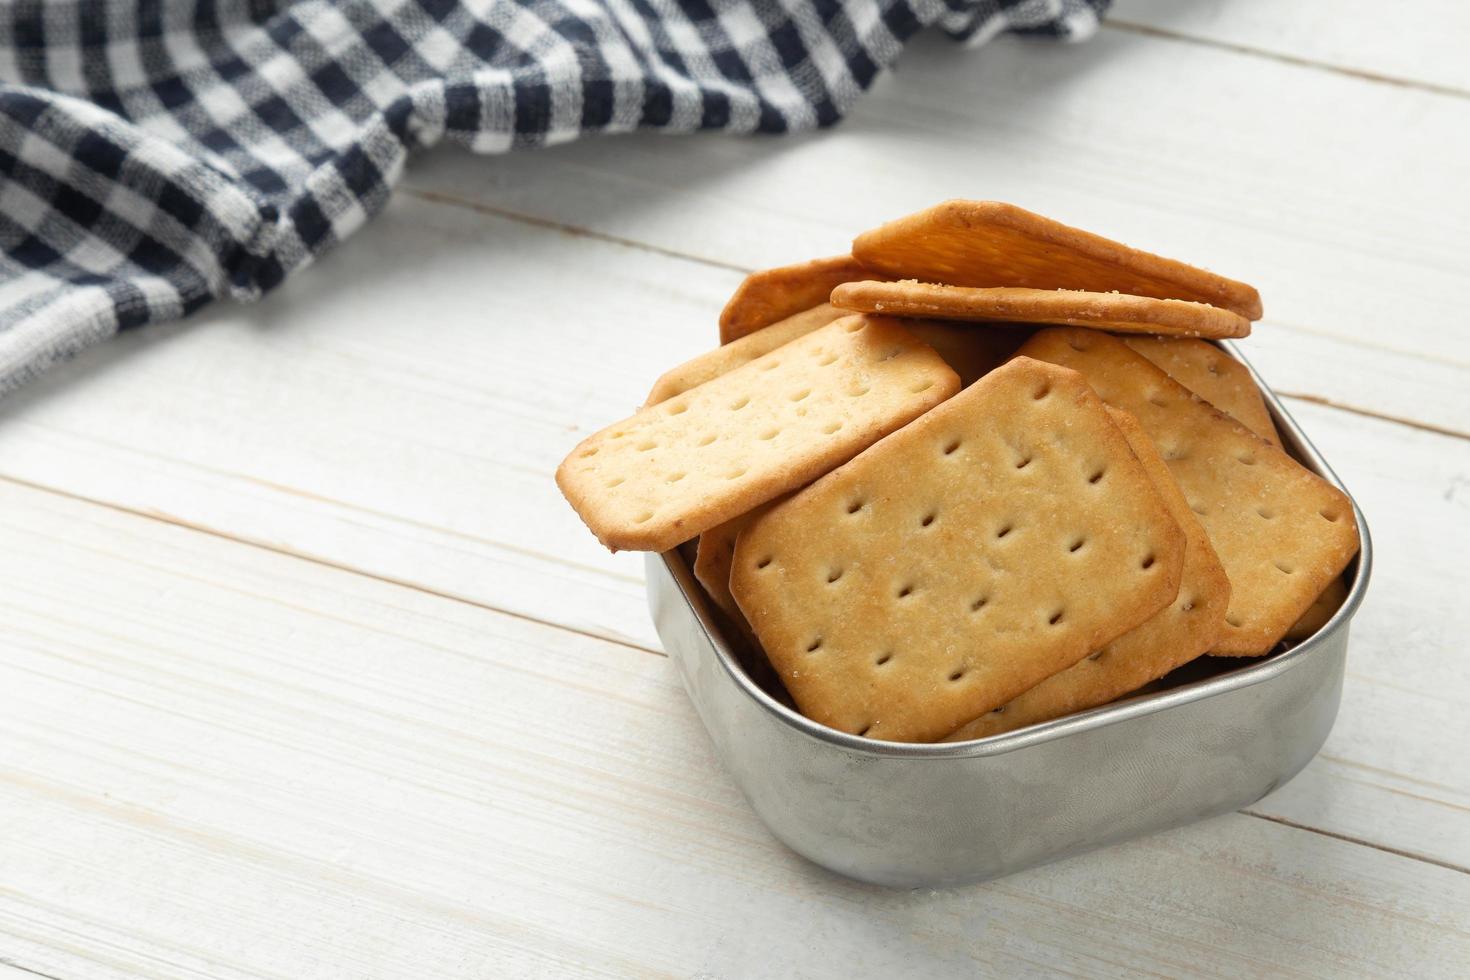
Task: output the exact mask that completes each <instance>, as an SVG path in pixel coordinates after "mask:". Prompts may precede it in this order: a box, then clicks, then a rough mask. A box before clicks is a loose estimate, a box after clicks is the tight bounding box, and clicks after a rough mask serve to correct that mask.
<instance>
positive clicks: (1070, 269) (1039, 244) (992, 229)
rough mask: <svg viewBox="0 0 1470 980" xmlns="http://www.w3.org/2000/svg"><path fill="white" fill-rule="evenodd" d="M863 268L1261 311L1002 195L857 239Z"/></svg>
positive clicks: (1179, 267)
mask: <svg viewBox="0 0 1470 980" xmlns="http://www.w3.org/2000/svg"><path fill="white" fill-rule="evenodd" d="M852 254H853V255H854V256H855V257H856V258H857V260H858V261H859V262H861V263H862V264H863V265H865V266H868V267H869V268H872V269H877V270H879V271H881V272H884V273H887V274H888V275H889V276H891V277H893V278H895V279H918V280H921V281H924V282H946V283H950V284H952V285H955V286H1028V287H1031V288H1034V289H1086V290H1092V291H1094V292H1099V293H1106V292H1112V291H1113V290H1117V291H1118V292H1121V293H1129V294H1132V295H1134V296H1153V297H1156V298H1158V299H1187V300H1194V301H1196V302H1200V303H1209V304H1210V305H1212V306H1218V307H1222V308H1224V309H1227V310H1233V311H1235V312H1236V313H1238V314H1240V315H1241V316H1243V317H1245V318H1247V319H1250V320H1259V319H1260V318H1261V297H1260V295H1259V294H1258V293H1257V292H1256V290H1255V289H1254V288H1252V287H1251V286H1248V285H1246V284H1245V283H1243V282H1236V281H1235V280H1233V279H1226V278H1225V277H1224V276H1217V275H1215V274H1214V273H1212V272H1207V271H1205V270H1204V269H1198V268H1195V267H1194V266H1192V265H1186V264H1184V263H1183V262H1177V261H1175V260H1174V259H1166V258H1163V257H1162V256H1158V255H1153V254H1150V253H1148V252H1141V251H1139V250H1138V249H1135V248H1129V247H1128V246H1127V245H1123V244H1121V243H1119V242H1115V241H1112V240H1110V239H1107V238H1103V237H1102V236H1100V235H1094V234H1092V233H1090V232H1086V231H1082V230H1081V229H1078V228H1071V227H1069V226H1067V225H1064V224H1062V223H1061V222H1058V221H1053V220H1051V219H1050V218H1043V217H1042V216H1041V215H1039V214H1033V213H1032V212H1030V211H1026V210H1024V209H1022V208H1018V207H1016V206H1015V205H1012V204H1003V203H1001V202H999V201H945V202H944V203H943V204H936V205H935V206H934V207H932V208H929V209H927V210H924V211H919V212H917V213H916V214H911V215H909V216H907V217H904V218H899V219H898V220H896V221H890V222H888V223H887V224H886V225H883V226H882V227H880V228H876V229H874V230H872V231H869V232H865V233H863V234H861V235H859V236H858V237H857V240H856V241H854V242H853V243H852Z"/></svg>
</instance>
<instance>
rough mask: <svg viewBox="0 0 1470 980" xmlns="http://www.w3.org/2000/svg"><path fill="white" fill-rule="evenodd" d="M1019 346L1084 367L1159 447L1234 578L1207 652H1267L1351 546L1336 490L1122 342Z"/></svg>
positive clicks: (1043, 336) (1049, 341)
mask: <svg viewBox="0 0 1470 980" xmlns="http://www.w3.org/2000/svg"><path fill="white" fill-rule="evenodd" d="M1020 352H1021V353H1022V354H1025V355H1028V356H1030V357H1035V358H1038V359H1040V360H1045V361H1051V362H1053V363H1055V364H1061V365H1064V366H1066V367H1070V368H1075V369H1076V370H1078V371H1081V372H1082V373H1083V375H1084V376H1086V378H1087V380H1088V382H1089V383H1090V384H1091V385H1092V386H1093V388H1095V389H1096V390H1097V393H1098V394H1099V395H1101V396H1102V398H1103V400H1104V401H1106V402H1108V403H1109V404H1110V405H1116V406H1117V407H1119V408H1122V409H1124V410H1126V411H1128V412H1131V413H1132V414H1133V415H1134V416H1135V417H1136V418H1137V419H1138V421H1139V424H1141V425H1142V426H1143V428H1144V431H1145V432H1147V433H1148V434H1149V436H1150V437H1151V438H1152V439H1153V440H1154V442H1155V443H1157V444H1158V446H1159V449H1160V450H1161V451H1162V452H1163V455H1164V461H1165V462H1166V463H1168V464H1169V472H1170V473H1171V474H1172V475H1173V477H1174V479H1175V481H1176V482H1177V483H1178V484H1179V488H1180V489H1181V490H1183V491H1184V495H1185V497H1187V498H1188V499H1189V504H1190V507H1191V509H1193V510H1194V512H1195V513H1196V514H1198V515H1199V516H1200V523H1201V524H1203V525H1204V526H1205V530H1206V531H1207V532H1208V533H1209V535H1210V543H1211V544H1212V545H1213V546H1214V548H1215V552H1216V554H1218V555H1219V556H1220V560H1221V561H1222V562H1223V563H1224V564H1225V572H1226V574H1227V575H1229V576H1230V588H1231V599H1230V611H1229V612H1228V613H1226V616H1225V622H1226V626H1227V629H1226V632H1225V635H1224V636H1223V637H1222V638H1221V639H1220V641H1219V642H1218V643H1217V644H1216V645H1215V648H1214V650H1213V651H1212V652H1214V653H1217V654H1225V655H1235V656H1260V655H1262V654H1265V653H1269V652H1270V651H1271V649H1272V648H1273V647H1274V646H1275V645H1276V643H1277V641H1279V640H1280V639H1281V638H1282V636H1284V635H1285V633H1286V631H1287V630H1288V629H1290V628H1291V625H1292V624H1293V623H1294V622H1296V621H1297V619H1298V618H1299V617H1300V616H1301V615H1302V613H1304V612H1306V610H1307V608H1308V607H1309V606H1311V604H1312V602H1313V600H1315V599H1316V598H1317V596H1318V595H1319V594H1321V592H1322V590H1323V589H1325V588H1326V587H1327V585H1328V583H1330V582H1331V581H1332V580H1333V579H1334V578H1336V577H1337V576H1338V575H1339V574H1340V573H1341V572H1342V570H1343V568H1345V567H1346V566H1347V563H1348V562H1349V561H1351V560H1352V557H1353V555H1355V554H1357V552H1358V544H1359V542H1358V528H1357V522H1356V519H1355V518H1354V515H1353V508H1352V504H1351V502H1350V501H1349V500H1348V498H1347V496H1346V495H1345V494H1344V493H1343V492H1342V491H1340V490H1338V489H1337V488H1336V487H1334V486H1332V485H1331V484H1330V483H1328V482H1327V481H1326V480H1324V479H1322V478H1321V477H1319V476H1317V475H1316V474H1315V473H1312V472H1311V471H1309V470H1307V469H1306V468H1305V467H1303V466H1302V465H1301V464H1300V463H1298V462H1297V461H1296V460H1294V459H1292V458H1291V457H1290V456H1287V455H1286V454H1285V453H1283V452H1282V451H1281V450H1280V449H1277V448H1276V447H1275V446H1272V445H1270V444H1268V443H1266V442H1264V441H1262V440H1261V439H1260V438H1259V437H1258V436H1256V435H1255V434H1254V433H1253V432H1251V431H1250V430H1249V429H1247V428H1245V427H1244V426H1242V425H1241V424H1240V423H1239V422H1237V421H1236V420H1235V419H1233V418H1231V417H1230V416H1228V415H1225V414H1223V413H1221V412H1220V411H1218V410H1217V409H1216V408H1214V407H1213V406H1211V405H1210V404H1209V403H1208V402H1205V401H1203V400H1201V399H1200V398H1198V397H1196V396H1195V395H1194V394H1193V393H1191V392H1190V390H1189V389H1188V388H1185V387H1184V386H1183V385H1181V384H1180V383H1179V382H1177V381H1175V380H1174V379H1173V378H1171V377H1169V376H1168V375H1167V374H1166V373H1164V371H1163V370H1162V369H1160V368H1159V367H1157V366H1155V365H1154V364H1153V363H1152V362H1151V361H1149V360H1148V359H1147V358H1146V357H1144V356H1143V355H1142V354H1139V353H1138V352H1136V351H1134V350H1133V349H1132V348H1130V347H1129V346H1128V345H1127V344H1125V343H1123V341H1121V340H1119V339H1117V338H1116V337H1111V336H1109V335H1107V334H1103V333H1098V332H1096V331H1092V330H1079V329H1076V328H1074V327H1055V328H1052V329H1048V330H1042V331H1040V332H1039V333H1037V334H1036V335H1035V336H1034V337H1032V338H1031V339H1030V340H1029V341H1027V342H1026V344H1025V345H1024V346H1022V348H1021V351H1020Z"/></svg>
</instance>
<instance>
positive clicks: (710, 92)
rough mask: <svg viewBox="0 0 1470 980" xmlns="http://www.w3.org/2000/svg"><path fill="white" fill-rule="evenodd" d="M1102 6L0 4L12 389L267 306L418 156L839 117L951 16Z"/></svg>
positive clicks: (751, 128) (1084, 26)
mask: <svg viewBox="0 0 1470 980" xmlns="http://www.w3.org/2000/svg"><path fill="white" fill-rule="evenodd" d="M1108 2H1109V0H844V2H839V0H478V2H472V0H465V2H453V0H339V2H328V0H299V2H294V3H293V2H288V0H5V2H4V4H3V9H0V250H3V258H0V395H3V394H4V393H5V392H6V391H9V390H11V389H13V388H15V387H16V386H18V385H20V384H23V383H24V382H25V381H27V380H28V379H30V378H31V377H33V376H35V375H36V374H37V373H38V372H40V371H43V370H45V369H46V368H47V367H48V366H50V365H51V364H54V363H55V362H56V361H58V360H60V359H62V358H64V357H67V356H68V355H70V354H72V353H74V352H76V351H78V350H80V349H82V348H83V347H86V346H88V345H90V344H93V343H96V342H97V341H99V340H101V339H103V338H105V337H107V336H109V335H110V334H112V333H113V332H115V331H117V330H119V329H126V328H128V327H135V326H138V325H140V324H145V323H149V322H153V321H157V320H167V319H171V318H175V317H179V316H182V315H184V314H185V313H188V312H189V311H191V310H194V309H196V308H197V307H199V306H201V305H202V304H204V303H206V302H208V301H209V300H211V299H213V298H215V297H218V296H223V295H229V296H232V297H235V298H237V299H252V298H255V297H258V296H260V295H261V294H262V293H264V292H266V291H268V290H270V289H271V288H273V287H274V286H276V285H278V284H279V283H280V282H281V281H282V280H283V279H285V277H286V276H288V275H290V274H291V273H292V272H294V271H296V270H298V269H300V268H302V267H303V266H305V265H307V264H308V263H309V262H310V261H311V260H312V258H313V257H315V256H316V255H319V254H320V253H322V252H324V251H326V250H327V249H329V248H331V247H332V246H333V245H334V244H336V243H337V242H338V241H339V240H341V239H342V238H344V237H346V236H347V235H348V234H350V233H351V232H352V231H353V230H354V229H356V228H357V227H358V226H359V225H361V224H362V223H363V221H365V220H366V219H367V218H368V217H369V216H370V215H372V214H373V213H375V212H376V211H378V210H379V209H380V208H382V207H383V204H384V202H385V200H386V199H387V196H388V193H389V189H390V188H391V187H392V186H393V184H394V183H395V182H396V181H397V179H398V177H399V175H400V173H401V172H402V170H403V163H404V159H405V157H406V156H407V154H408V152H409V150H411V149H413V148H416V147H423V146H430V145H432V144H434V143H437V142H439V141H440V140H442V139H450V140H454V141H456V142H458V143H462V144H465V145H467V146H469V147H471V148H472V149H475V150H478V151H482V152H486V153H493V152H498V151H503V150H508V149H510V148H512V147H517V148H519V147H532V146H541V145H543V144H549V143H559V142H562V141H565V140H570V139H573V138H575V137H577V136H579V135H581V134H583V133H597V132H626V131H628V130H633V129H659V130H665V131H676V132H685V131H693V130H698V129H723V130H729V131H732V132H738V133H747V132H768V133H778V132H786V131H789V130H796V129H804V128H809V127H813V126H822V125H827V124H830V123H832V122H835V121H836V120H837V119H838V118H839V117H840V116H841V115H842V114H843V112H844V111H846V109H847V108H848V107H849V106H850V105H851V104H852V102H853V101H854V100H855V99H856V98H857V96H858V95H859V93H860V92H861V91H862V90H863V89H864V88H866V87H867V86H868V85H869V84H870V83H871V82H872V80H873V78H874V76H875V75H877V74H878V72H879V71H881V70H882V69H883V68H884V67H886V66H887V65H889V64H890V63H892V62H893V60H894V59H895V58H896V57H897V55H898V53H899V50H900V48H901V47H902V44H903V42H904V41H906V40H907V39H908V38H909V37H911V36H912V35H913V34H914V33H915V32H917V31H918V30H920V29H921V28H923V27H925V26H928V25H934V26H936V27H938V28H940V29H942V30H944V31H946V32H948V33H949V34H951V35H953V36H954V37H956V38H959V39H962V40H969V41H972V42H979V41H983V40H986V39H988V38H990V37H993V36H994V35H996V34H998V33H1000V32H1002V31H1008V30H1009V31H1018V32H1023V33H1028V34H1039V35H1045V36H1051V37H1057V38H1062V39H1070V40H1075V39H1079V38H1082V37H1085V36H1087V35H1089V34H1091V33H1092V31H1093V30H1094V29H1095V28H1096V26H1097V19H1098V16H1099V15H1100V13H1101V11H1102V10H1103V9H1104V8H1105V7H1106V6H1107V4H1108Z"/></svg>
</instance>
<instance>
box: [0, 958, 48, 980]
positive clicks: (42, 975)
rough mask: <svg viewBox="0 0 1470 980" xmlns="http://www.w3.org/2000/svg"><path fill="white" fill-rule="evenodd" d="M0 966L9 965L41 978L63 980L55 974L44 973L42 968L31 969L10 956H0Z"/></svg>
mask: <svg viewBox="0 0 1470 980" xmlns="http://www.w3.org/2000/svg"><path fill="white" fill-rule="evenodd" d="M0 966H4V967H9V968H10V969H12V970H19V971H20V972H21V973H24V974H27V975H28V976H33V977H40V978H41V980H62V978H61V977H58V976H56V975H55V974H52V973H42V972H41V971H40V970H33V969H31V968H30V967H28V966H26V965H25V964H24V963H17V962H15V960H12V959H10V958H9V957H8V956H0Z"/></svg>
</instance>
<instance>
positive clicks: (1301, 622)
mask: <svg viewBox="0 0 1470 980" xmlns="http://www.w3.org/2000/svg"><path fill="white" fill-rule="evenodd" d="M1347 594H1348V588H1347V583H1345V582H1343V580H1342V579H1340V578H1335V579H1333V580H1332V581H1331V582H1329V583H1328V584H1327V588H1325V589H1323V590H1322V594H1321V595H1319V596H1318V597H1317V598H1316V599H1315V600H1314V601H1313V602H1312V604H1311V605H1310V606H1308V607H1307V611H1306V612H1304V613H1302V618H1301V619H1298V620H1297V621H1296V622H1295V623H1292V624H1291V629H1289V630H1287V631H1286V639H1288V640H1290V641H1292V642H1293V643H1300V642H1301V641H1302V640H1305V639H1306V638H1307V637H1309V636H1311V635H1312V634H1313V633H1315V632H1317V631H1318V630H1319V629H1321V628H1322V627H1324V626H1326V625H1327V621H1328V620H1329V619H1331V618H1332V617H1333V615H1334V614H1335V613H1336V612H1337V610H1338V609H1339V608H1341V606H1342V604H1343V603H1344V602H1346V601H1347Z"/></svg>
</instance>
